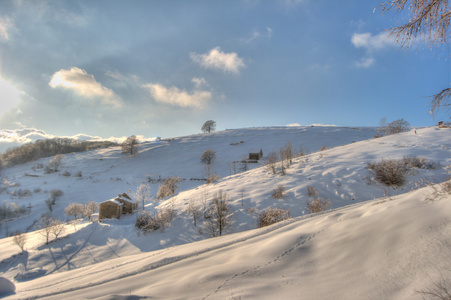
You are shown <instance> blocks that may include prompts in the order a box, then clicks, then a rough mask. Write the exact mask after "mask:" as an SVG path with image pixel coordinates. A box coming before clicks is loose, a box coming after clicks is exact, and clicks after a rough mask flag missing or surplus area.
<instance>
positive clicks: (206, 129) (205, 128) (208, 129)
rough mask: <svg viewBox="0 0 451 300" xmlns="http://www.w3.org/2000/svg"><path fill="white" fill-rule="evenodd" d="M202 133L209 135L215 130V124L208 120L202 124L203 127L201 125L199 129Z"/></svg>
mask: <svg viewBox="0 0 451 300" xmlns="http://www.w3.org/2000/svg"><path fill="white" fill-rule="evenodd" d="M201 130H202V132H204V133H210V132H212V131H215V130H216V122H215V121H213V120H208V121H206V122H205V123H204V125H202V128H201Z"/></svg>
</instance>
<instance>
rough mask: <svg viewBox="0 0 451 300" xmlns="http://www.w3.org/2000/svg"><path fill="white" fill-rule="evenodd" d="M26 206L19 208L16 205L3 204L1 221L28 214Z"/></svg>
mask: <svg viewBox="0 0 451 300" xmlns="http://www.w3.org/2000/svg"><path fill="white" fill-rule="evenodd" d="M27 211H28V210H27V208H26V207H25V205H21V206H18V205H17V204H16V203H3V204H2V205H1V206H0V221H1V220H5V219H10V218H15V217H18V216H20V215H22V214H25V213H27Z"/></svg>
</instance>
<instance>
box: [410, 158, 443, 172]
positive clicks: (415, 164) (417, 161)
mask: <svg viewBox="0 0 451 300" xmlns="http://www.w3.org/2000/svg"><path fill="white" fill-rule="evenodd" d="M403 160H404V164H405V165H406V167H408V168H418V169H426V170H435V169H438V168H439V167H440V164H438V163H435V162H431V161H427V159H426V158H424V157H417V156H404V158H403Z"/></svg>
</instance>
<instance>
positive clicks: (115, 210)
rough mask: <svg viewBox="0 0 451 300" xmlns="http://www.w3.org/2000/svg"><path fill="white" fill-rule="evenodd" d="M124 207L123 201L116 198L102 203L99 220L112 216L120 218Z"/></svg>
mask: <svg viewBox="0 0 451 300" xmlns="http://www.w3.org/2000/svg"><path fill="white" fill-rule="evenodd" d="M122 207H123V205H122V203H121V202H119V201H117V200H115V199H110V200H107V201H104V202H102V203H100V205H99V221H101V220H102V219H111V218H116V219H119V218H120V217H121V215H122V213H123V211H122Z"/></svg>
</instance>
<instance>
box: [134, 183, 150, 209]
mask: <svg viewBox="0 0 451 300" xmlns="http://www.w3.org/2000/svg"><path fill="white" fill-rule="evenodd" d="M135 198H136V200H138V201H139V202H141V203H142V205H143V210H144V205H145V204H146V202H149V201H150V200H151V195H150V186H149V185H148V184H145V183H142V184H141V185H140V186H138V189H137V190H136V193H135Z"/></svg>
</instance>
